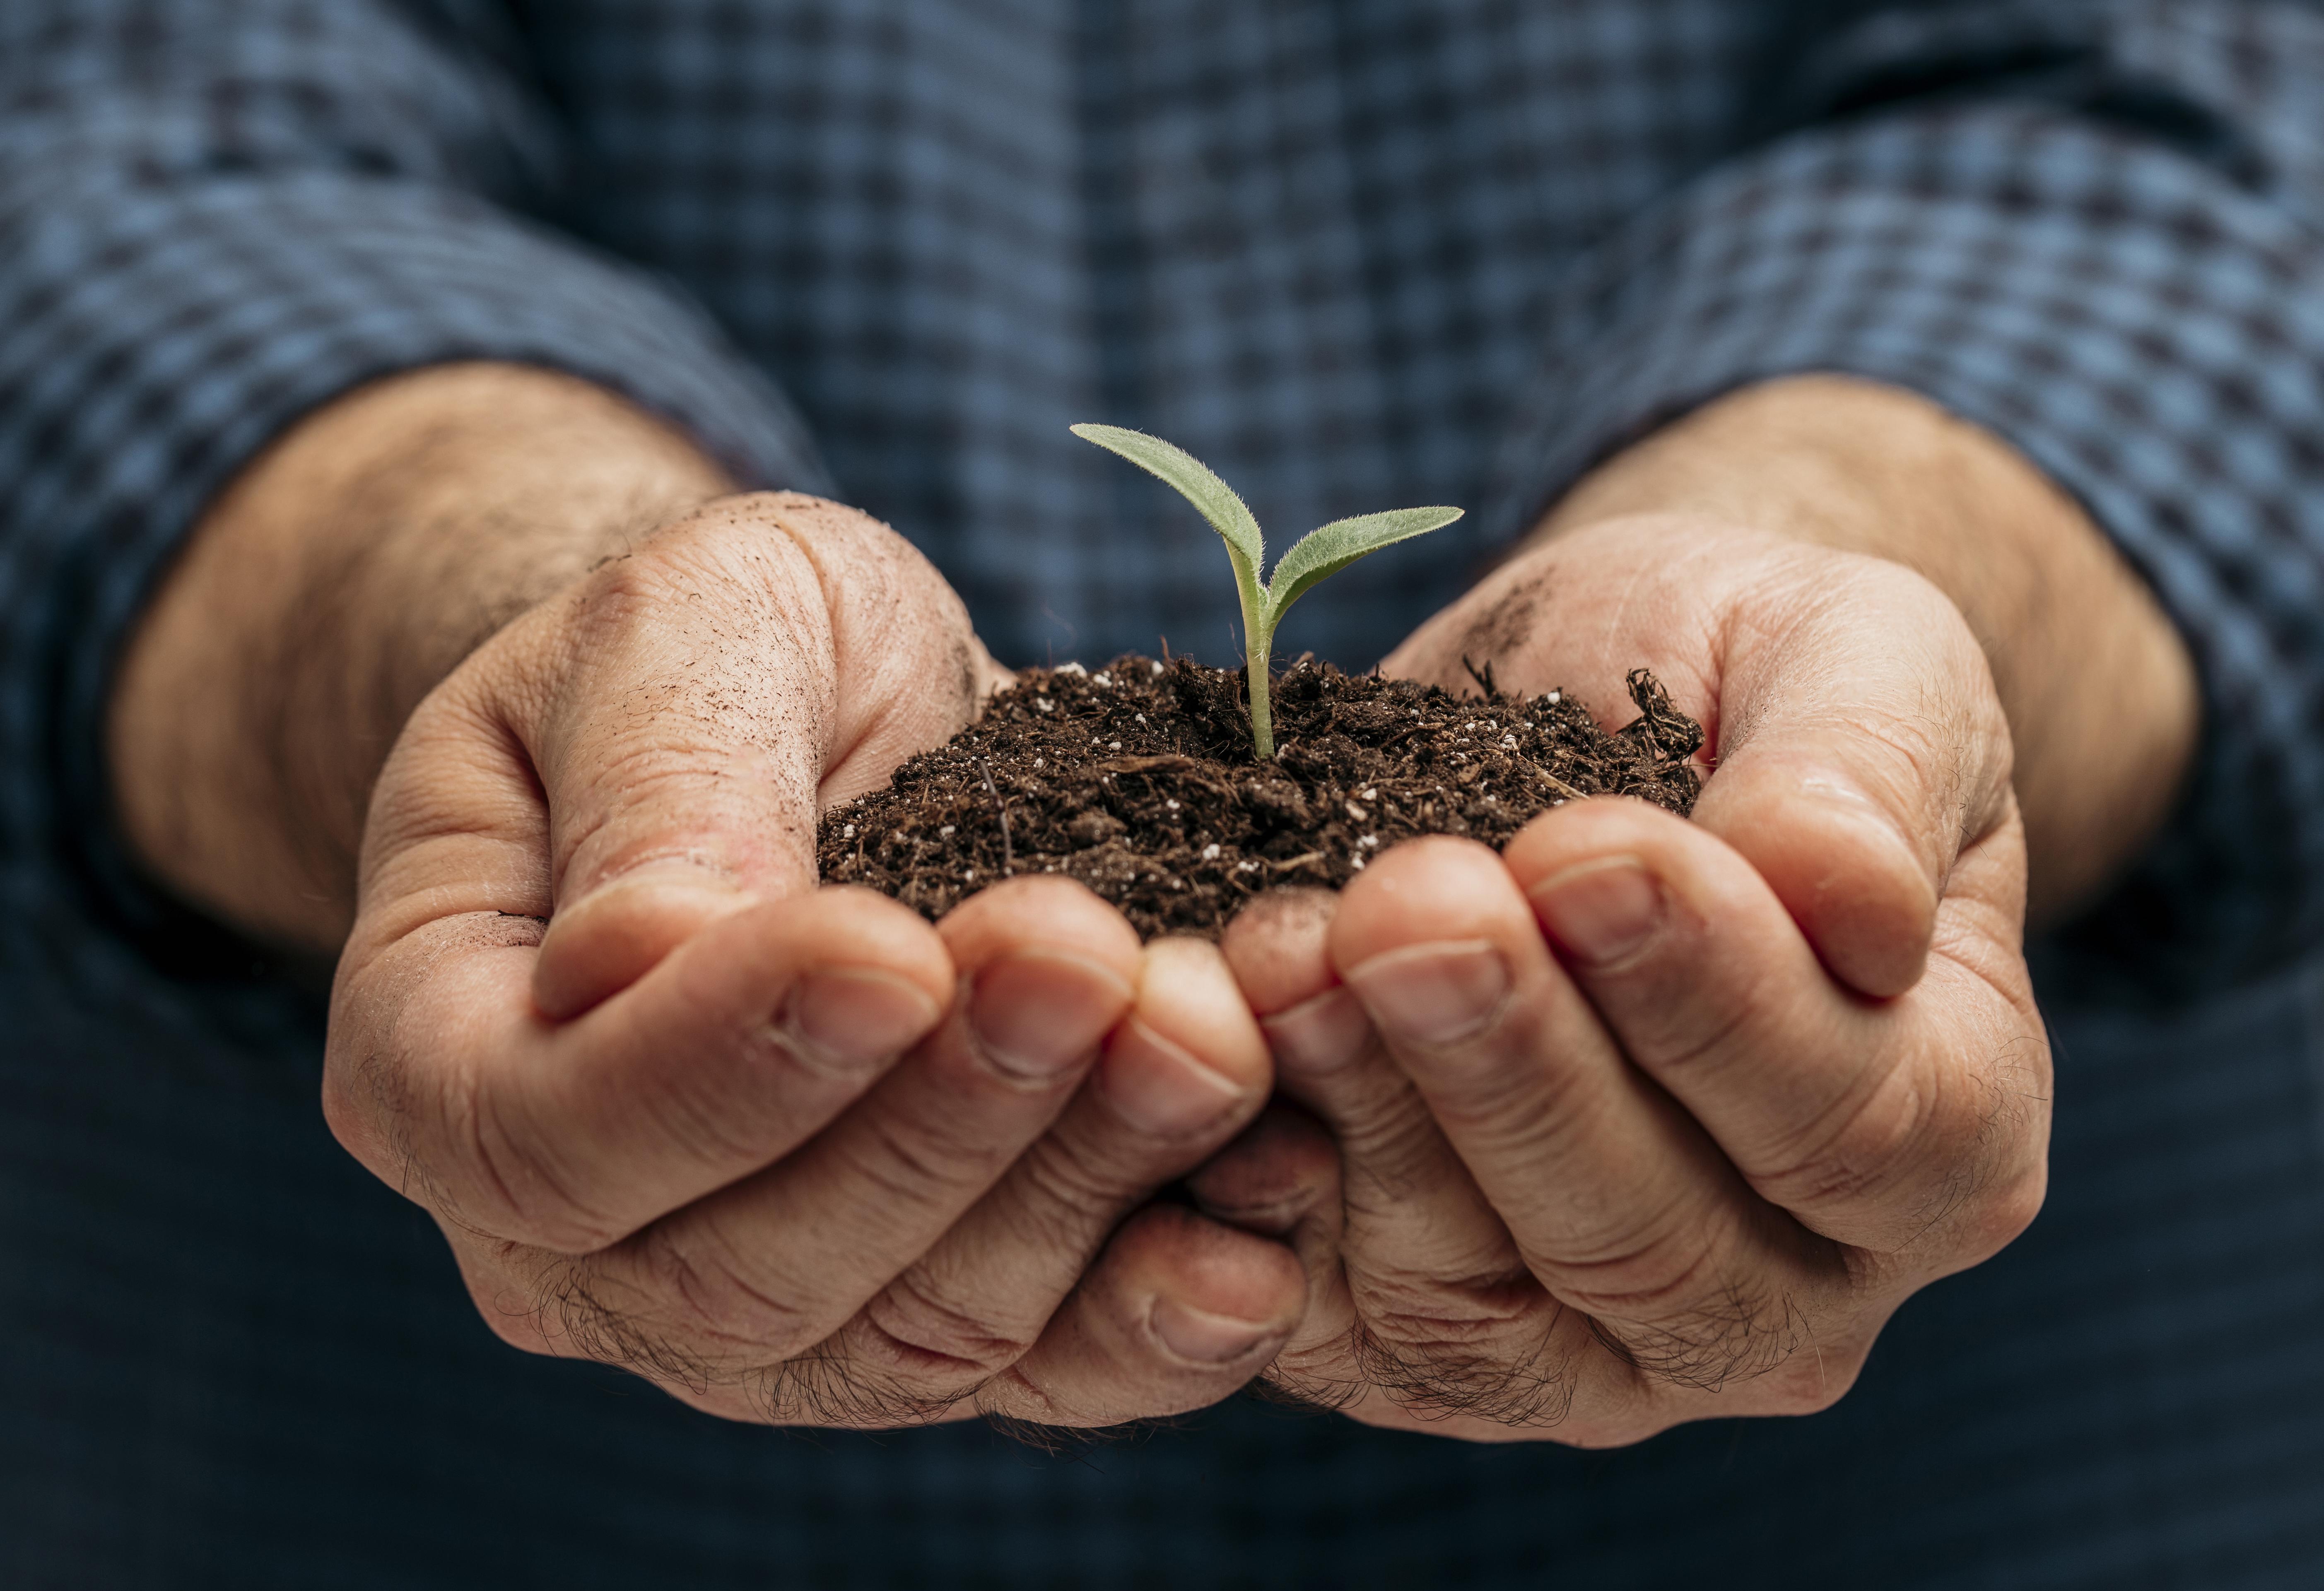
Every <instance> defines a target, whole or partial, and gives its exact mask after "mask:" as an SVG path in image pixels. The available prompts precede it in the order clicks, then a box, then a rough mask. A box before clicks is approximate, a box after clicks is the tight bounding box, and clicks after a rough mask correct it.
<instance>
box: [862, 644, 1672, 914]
mask: <svg viewBox="0 0 2324 1591" xmlns="http://www.w3.org/2000/svg"><path fill="white" fill-rule="evenodd" d="M1479 683H1480V685H1481V686H1483V687H1484V689H1483V693H1482V694H1478V695H1461V696H1455V695H1453V694H1450V693H1449V692H1446V691H1444V690H1442V689H1440V688H1438V687H1437V686H1434V685H1415V684H1413V683H1411V682H1410V681H1406V680H1390V679H1381V678H1379V677H1378V676H1371V675H1348V674H1342V673H1341V672H1340V671H1339V670H1338V669H1336V668H1333V667H1331V666H1330V665H1329V664H1320V663H1314V662H1312V661H1308V660H1305V659H1302V660H1301V661H1300V662H1298V663H1296V664H1295V665H1294V666H1293V667H1291V668H1290V669H1289V670H1288V671H1286V673H1284V674H1283V675H1281V676H1278V677H1277V680H1276V682H1275V688H1274V702H1275V735H1276V751H1277V755H1276V758H1275V759H1274V760H1273V761H1270V762H1264V763H1262V762H1259V761H1258V760H1257V759H1254V758H1253V757H1252V755H1251V750H1250V721H1249V719H1248V717H1247V715H1246V713H1245V709H1244V705H1243V699H1242V673H1241V671H1240V670H1239V669H1233V670H1230V669H1213V668H1204V667H1199V666H1198V665H1195V664H1193V663H1189V662H1187V661H1185V659H1183V658H1181V659H1179V660H1178V661H1176V662H1174V663H1170V664H1168V665H1164V664H1160V663H1156V662H1154V661H1153V660H1152V659H1150V658H1140V657H1137V656H1135V655H1132V656H1128V657H1122V658H1115V659H1114V660H1113V661H1112V662H1111V663H1109V664H1107V665H1106V666H1105V667H1103V668H1100V669H1094V670H1092V669H1087V668H1084V667H1082V666H1081V665H1079V664H1070V663H1069V664H1066V665H1065V666H1064V667H1059V668H1037V669H1028V670H1027V671H1026V672H1025V673H1023V674H1022V675H1020V676H1018V682H1017V684H1016V685H1014V686H1013V687H1011V688H1010V689H1009V690H1007V691H1004V692H1002V693H1001V694H998V695H996V696H994V697H993V699H992V700H991V702H990V703H988V704H986V706H985V710H984V714H983V716H982V718H980V719H979V720H978V721H977V722H975V723H973V724H972V725H971V726H970V727H969V728H967V729H965V730H964V731H961V733H960V734H958V735H956V736H954V738H953V740H951V741H950V742H949V743H947V744H945V745H944V746H941V747H939V748H937V749H936V750H933V751H927V752H923V753H922V754H921V755H919V756H918V757H915V758H913V759H911V760H910V761H909V762H907V763H906V764H905V765H904V766H903V767H902V768H899V769H898V770H897V771H896V775H895V777H894V778H893V779H892V780H891V781H890V784H889V786H888V787H887V788H886V789H884V790H877V791H873V792H871V794H869V795H865V796H858V797H857V798H856V799H854V800H853V801H850V802H846V803H844V804H843V805H839V806H835V807H834V808H832V809H831V811H829V812H827V813H825V814H824V816H823V819H822V822H821V823H820V825H819V827H818V831H817V836H816V862H817V864H818V866H819V868H820V869H821V871H822V875H823V878H824V879H825V882H827V883H833V884H862V885H867V886H869V887H871V888H874V889H877V890H880V891H881V892H882V893H884V894H887V895H890V896H893V897H896V898H897V899H899V900H900V901H902V902H904V904H906V905H907V906H911V907H913V908H914V909H916V910H918V911H919V912H920V913H922V914H923V915H927V917H929V918H931V919H933V918H936V917H940V916H942V915H944V914H945V912H947V911H949V910H951V909H952V907H953V906H956V905H957V904H959V903H960V902H961V901H962V900H963V899H964V898H966V897H969V896H971V895H973V894H975V893H976V892H977V891H978V890H980V889H983V888H987V887H990V886H991V885H994V884H997V883H999V882H1001V880H1002V879H1003V878H1010V877H1016V876H1019V875H1024V874H1030V873H1061V874H1064V875H1065V876H1066V877H1068V878H1077V879H1079V880H1080V881H1081V882H1082V883H1084V884H1086V885H1087V886H1089V887H1090V888H1092V889H1093V890H1095V891H1096V892H1097V893H1098V894H1099V895H1101V896H1103V897H1105V898H1106V899H1107V900H1109V901H1111V902H1112V903H1113V904H1114V905H1115V906H1118V907H1120V910H1121V911H1122V913H1123V915H1126V916H1128V917H1129V919H1130V922H1131V924H1134V925H1135V926H1136V927H1137V929H1138V931H1139V933H1141V934H1143V935H1145V936H1146V937H1148V938H1152V937H1154V936H1156V935H1157V934H1163V933H1194V934H1200V935H1203V936H1204V937H1209V938H1215V937H1216V936H1217V935H1218V933H1220V931H1221V930H1222V929H1223V928H1224V927H1225V926H1226V924H1228V923H1229V922H1230V921H1231V920H1232V918H1233V916H1234V915H1235V913H1236V912H1238V911H1240V909H1241V908H1242V906H1243V903H1244V902H1246V901H1248V900H1250V898H1251V897H1253V896H1256V895H1259V894H1260V893H1262V892H1264V891H1265V890H1267V889H1268V888H1271V887H1274V886H1276V885H1278V884H1305V885H1318V886H1323V887H1328V888H1338V887H1341V886H1342V885H1344V884H1346V883H1347V882H1348V880H1349V879H1351V878H1354V877H1355V876H1356V874H1357V873H1358V872H1360V871H1361V870H1362V869H1363V868H1364V866H1365V864H1366V863H1367V862H1368V861H1369V860H1371V859H1372V858H1373V857H1375V856H1377V855H1379V853H1380V852H1381V851H1385V850H1387V849H1388V847H1389V846H1392V845H1394V844H1396V843H1397V841H1401V840H1407V839H1410V838H1412V837H1414V836H1415V835H1418V834H1462V835H1467V836H1468V837H1470V838H1471V839H1474V840H1479V841H1483V842H1484V843H1486V844H1488V845H1491V846H1494V847H1496V848H1498V847H1499V846H1501V845H1503V844H1505V843H1507V842H1508V840H1509V838H1510V837H1511V836H1512V835H1514V834H1515V833H1516V832H1517V830H1519V829H1520V828H1522V827H1524V825H1525V824H1526V822H1527V821H1528V820H1530V819H1531V818H1533V817H1535V815H1537V814H1540V813H1543V812H1545V811H1547V810H1548V809H1549V808H1550V807H1553V806H1555V805H1560V804H1561V803H1563V802H1565V801H1570V800H1572V799H1574V798H1575V797H1577V796H1600V795H1618V796H1637V797H1639V798H1640V799H1642V800H1646V801H1649V802H1652V803H1653V804H1654V805H1657V806H1660V807H1663V808H1664V809H1665V810H1666V811H1670V812H1674V813H1676V814H1680V815H1681V816H1685V815H1687V814H1690V813H1691V812H1692V810H1693V807H1694V798H1695V796H1696V794H1697V793H1698V791H1699V790H1700V789H1701V779H1700V776H1699V775H1698V774H1697V772H1696V770H1695V768H1693V766H1692V764H1691V763H1690V761H1689V760H1688V759H1690V758H1691V757H1692V755H1693V753H1694V752H1695V751H1696V750H1699V749H1700V748H1701V744H1702V731H1701V726H1699V725H1698V724H1696V723H1695V722H1694V721H1693V720H1692V719H1691V718H1688V717H1687V716H1685V715H1684V714H1683V713H1679V712H1678V711H1677V710H1676V709H1675V708H1674V707H1673V706H1672V705H1671V703H1670V697H1669V696H1668V694H1665V691H1664V690H1663V688H1662V686H1661V685H1658V684H1657V683H1655V679H1654V676H1651V675H1649V674H1647V673H1646V671H1645V670H1643V669H1640V670H1637V671H1635V672H1633V673H1632V674H1631V676H1630V681H1629V685H1630V697H1631V700H1632V701H1633V702H1634V703H1635V704H1637V709H1638V713H1639V716H1638V717H1637V719H1636V720H1635V721H1634V722H1631V723H1630V724H1629V725H1628V726H1627V727H1625V728H1623V729H1621V730H1618V731H1614V732H1612V733H1609V732H1607V731H1604V730H1602V729H1600V728H1599V726H1598V722H1597V721H1596V720H1595V719H1594V718H1592V717H1591V714H1590V712H1589V710H1588V708H1586V707H1585V706H1584V705H1583V704H1581V703H1580V702H1577V701H1575V700H1574V699H1573V698H1572V696H1570V695H1567V694H1563V693H1562V692H1554V691H1553V692H1551V693H1549V694H1546V695H1541V696H1535V697H1533V698H1531V699H1530V700H1527V699H1526V698H1524V697H1521V696H1516V695H1511V694H1508V693H1505V692H1503V691H1500V690H1499V689H1497V688H1495V687H1494V686H1493V684H1492V674H1491V671H1490V670H1489V669H1487V670H1485V671H1484V672H1483V673H1482V674H1481V675H1480V676H1479Z"/></svg>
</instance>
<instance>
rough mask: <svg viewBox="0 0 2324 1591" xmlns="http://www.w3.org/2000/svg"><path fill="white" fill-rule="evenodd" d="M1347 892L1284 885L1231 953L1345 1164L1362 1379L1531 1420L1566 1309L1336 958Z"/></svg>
mask: <svg viewBox="0 0 2324 1591" xmlns="http://www.w3.org/2000/svg"><path fill="white" fill-rule="evenodd" d="M1337 908H1338V897H1335V896H1333V895H1331V894H1328V893H1326V892H1323V891H1321V890H1314V891H1298V892H1292V891H1279V892H1277V893H1275V894H1272V895H1269V896H1267V897H1262V898H1261V899H1259V901H1257V902H1254V903H1253V904H1252V905H1251V906H1250V907H1249V908H1247V909H1246V910H1245V911H1244V912H1243V914H1242V915H1241V916H1240V917H1239V918H1237V919H1236V921H1235V923H1234V924H1232V925H1231V927H1230V928H1229V930H1228V932H1227V935H1226V938H1225V941H1224V944H1223V948H1224V949H1225V951H1226V952H1227V956H1228V959H1229V961H1230V962H1231V964H1232V965H1233V966H1234V968H1235V970H1236V974H1237V977H1238V978H1239V979H1240V980H1241V982H1242V985H1243V989H1244V992H1245V994H1246V996H1247V997H1248V998H1250V1001H1251V1005H1252V1008H1253V1009H1255V1010H1257V1011H1259V1013H1260V1018H1261V1024H1262V1025H1263V1026H1264V1027H1265V1028H1266V1030H1267V1034H1268V1041H1269V1043H1270V1044H1272V1045H1273V1047H1274V1052H1275V1057H1276V1066H1277V1075H1278V1077H1279V1078H1280V1079H1281V1084H1282V1087H1283V1089H1284V1090H1285V1091H1286V1093H1288V1094H1290V1095H1291V1096H1292V1097H1294V1098H1296V1099H1299V1100H1300V1101H1301V1102H1302V1103H1303V1104H1305V1105H1306V1106H1307V1107H1308V1108H1310V1109H1313V1110H1314V1111H1315V1112H1316V1114H1317V1115H1318V1116H1319V1117H1322V1118H1323V1121H1324V1123H1325V1124H1326V1125H1327V1126H1328V1127H1330V1129H1331V1132H1332V1136H1333V1137H1334V1138H1335V1139H1336V1140H1337V1141H1338V1143H1339V1145H1340V1150H1341V1154H1342V1157H1343V1163H1344V1187H1345V1193H1344V1201H1345V1215H1344V1223H1345V1229H1344V1234H1343V1237H1342V1255H1343V1256H1344V1258H1343V1265H1344V1269H1345V1273H1346V1277H1347V1285H1348V1289H1349V1292H1350V1295H1351V1300H1352V1305H1353V1308H1354V1309H1355V1311H1356V1314H1357V1316H1358V1318H1359V1319H1360V1321H1361V1322H1362V1329H1361V1331H1360V1333H1359V1334H1358V1335H1357V1338H1356V1339H1355V1342H1354V1344H1353V1347H1354V1350H1355V1353H1356V1355H1357V1358H1358V1360H1359V1361H1360V1375H1361V1376H1362V1379H1363V1380H1364V1381H1365V1382H1366V1383H1367V1384H1370V1385H1374V1386H1377V1387H1379V1388H1380V1389H1381V1390H1382V1392H1383V1393H1384V1394H1385V1395H1386V1396H1387V1397H1388V1399H1389V1400H1390V1401H1391V1402H1396V1403H1397V1404H1399V1405H1401V1406H1403V1407H1405V1408H1407V1409H1412V1410H1417V1411H1421V1412H1425V1413H1426V1414H1428V1415H1430V1416H1432V1417H1435V1418H1443V1417H1444V1416H1446V1415H1449V1414H1452V1413H1453V1412H1461V1413H1464V1414H1472V1415H1475V1416H1477V1417H1478V1418H1479V1419H1480V1420H1501V1421H1520V1422H1522V1421H1532V1420H1535V1419H1538V1418H1542V1417H1545V1415H1549V1414H1552V1413H1554V1412H1555V1411H1556V1409H1557V1407H1558V1405H1559V1403H1560V1402H1561V1401H1562V1400H1563V1397H1564V1396H1565V1394H1566V1389H1565V1388H1563V1387H1562V1386H1560V1385H1558V1384H1555V1383H1554V1382H1552V1381H1550V1380H1548V1379H1546V1378H1545V1377H1543V1376H1541V1375H1537V1374H1535V1369H1534V1367H1535V1366H1536V1365H1537V1364H1538V1362H1539V1360H1540V1356H1541V1353H1542V1348H1543V1345H1544V1344H1545V1342H1547V1341H1548V1340H1549V1339H1550V1338H1551V1337H1552V1336H1553V1335H1554V1332H1555V1324H1554V1322H1555V1317H1556V1316H1557V1315H1558V1313H1559V1312H1560V1311H1559V1306H1558V1304H1557V1301H1556V1300H1555V1299H1554V1298H1552V1297H1551V1296H1550V1295H1549V1294H1548V1292H1546V1291H1545V1290H1544V1289H1543V1287H1542V1286H1541V1284H1540V1283H1539V1282H1538V1281H1537V1280H1536V1279H1535V1277H1534V1275H1533V1274H1532V1273H1531V1272H1530V1271H1529V1270H1528V1269H1527V1268H1526V1261H1525V1257H1524V1255H1522V1254H1520V1253H1519V1252H1518V1249H1517V1245H1516V1243H1515V1242H1514V1240H1513V1239H1512V1238H1511V1237H1510V1236H1509V1232H1508V1226H1507V1224H1506V1223H1505V1222H1504V1220H1503V1219H1502V1217H1501V1215H1500V1213H1499V1211H1497V1210H1495V1209H1493V1207H1492V1205H1491V1203H1490V1202H1489V1200H1487V1199H1486V1197H1485V1194H1484V1192H1483V1191H1481V1190H1480V1188H1479V1187H1478V1185H1477V1181H1476V1179H1475V1178H1474V1177H1473V1176H1472V1175H1471V1173H1470V1170H1469V1167H1468V1166H1467V1165H1466V1164H1464V1163H1462V1159H1461V1156H1460V1155H1459V1154H1457V1153H1456V1152H1455V1151H1454V1149H1453V1147H1452V1144H1451V1143H1449V1142H1448V1141H1447V1140H1446V1138H1445V1136H1444V1134H1443V1131H1442V1130H1441V1129H1440V1128H1439V1127H1438V1125H1437V1122H1436V1118H1435V1116H1434V1113H1433V1112H1432V1111H1431V1109H1430V1107H1429V1102H1428V1100H1427V1099H1425V1097H1424V1095H1423V1094H1422V1092H1421V1091H1420V1090H1418V1089H1417V1088H1416V1087H1415V1086H1414V1083H1413V1081H1412V1080H1411V1078H1409V1077H1408V1076H1406V1073H1405V1072H1404V1071H1403V1070H1402V1069H1401V1068H1400V1067H1399V1066H1398V1065H1397V1062H1396V1061H1395V1060H1394V1059H1393V1058H1392V1057H1391V1056H1390V1055H1389V1053H1388V1049H1387V1048H1386V1046H1385V1045H1384V1044H1382V1043H1381V1041H1380V1037H1379V1032H1378V1030H1377V1029H1375V1028H1374V1026H1373V1025H1372V1023H1371V1019H1370V1017H1369V1016H1368V1015H1367V1014H1366V1013H1365V1011H1364V1008H1363V1007H1362V1005H1361V1004H1360V1002H1359V1001H1358V999H1357V998H1356V996H1355V994H1354V992H1353V991H1351V989H1348V988H1346V987H1345V986H1344V985H1343V984H1342V983H1341V981H1340V979H1339V975H1338V973H1337V972H1336V971H1335V970H1334V969H1333V965H1332V959H1331V953H1330V945H1329V937H1330V933H1331V926H1332V922H1333V916H1334V915H1335V914H1336V911H1337Z"/></svg>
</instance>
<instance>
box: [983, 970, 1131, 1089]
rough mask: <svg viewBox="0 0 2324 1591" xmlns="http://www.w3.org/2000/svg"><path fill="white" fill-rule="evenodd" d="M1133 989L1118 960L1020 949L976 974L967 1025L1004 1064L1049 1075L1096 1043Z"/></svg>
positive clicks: (1031, 1074)
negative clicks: (1117, 966) (1116, 967)
mask: <svg viewBox="0 0 2324 1591" xmlns="http://www.w3.org/2000/svg"><path fill="white" fill-rule="evenodd" d="M1135 992H1136V991H1134V990H1133V989H1131V988H1130V985H1129V984H1128V983H1127V982H1125V981H1124V980H1123V979H1122V978H1121V975H1120V974H1119V973H1117V972H1116V971H1114V970H1113V969H1112V968H1111V967H1108V966H1105V965H1104V964H1102V962H1098V961H1091V960H1090V959H1089V958H1088V957H1086V956H1076V955H1071V954H1068V953H1066V952H1062V951H1019V952H1017V953H1016V954H1014V955H1010V956H1006V957H1003V958H1002V959H1001V960H1000V961H995V962H994V963H993V964H992V965H991V966H989V967H987V968H985V969H984V970H983V971H982V972H980V973H978V974H977V976H976V981H975V985H974V988H973V990H972V992H971V993H970V996H969V1003H968V1025H969V1029H970V1031H971V1032H972V1033H973V1035H975V1039H976V1045H977V1048H978V1050H979V1051H980V1052H981V1053H982V1054H983V1055H984V1057H985V1059H986V1060H988V1061H990V1062H991V1063H992V1065H993V1066H994V1067H995V1068H997V1069H998V1070H1000V1071H1005V1072H1008V1073H1010V1075H1011V1076H1015V1077H1021V1078H1028V1079H1047V1078H1051V1077H1055V1076H1056V1074H1057V1073H1059V1072H1061V1071H1069V1070H1071V1069H1072V1068H1073V1067H1074V1065H1076V1064H1077V1063H1079V1062H1082V1061H1083V1060H1084V1059H1086V1058H1087V1057H1088V1056H1089V1054H1090V1053H1091V1052H1092V1051H1093V1050H1094V1049H1096V1047H1097V1042H1098V1041H1099V1040H1100V1039H1102V1038H1103V1037H1104V1036H1105V1033H1106V1029H1108V1028H1110V1027H1111V1026H1112V1025H1114V1023H1115V1021H1116V1020H1117V1019H1119V1018H1120V1016H1121V1013H1122V1011H1123V1010H1124V1009H1125V1008H1127V1007H1128V1006H1129V1004H1130V999H1131V998H1132V996H1133V995H1134V994H1135Z"/></svg>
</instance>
